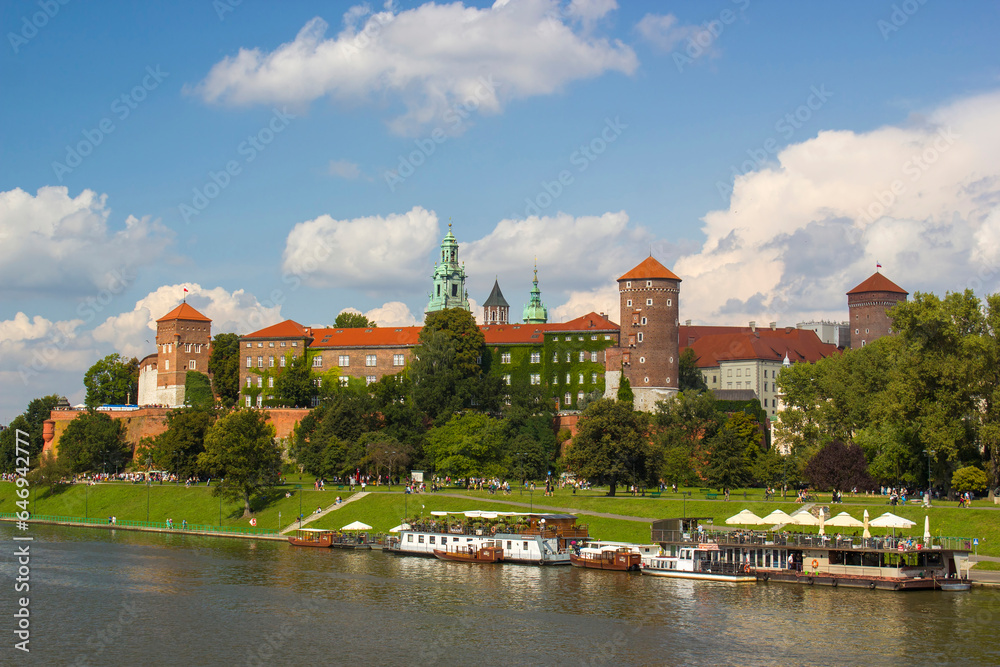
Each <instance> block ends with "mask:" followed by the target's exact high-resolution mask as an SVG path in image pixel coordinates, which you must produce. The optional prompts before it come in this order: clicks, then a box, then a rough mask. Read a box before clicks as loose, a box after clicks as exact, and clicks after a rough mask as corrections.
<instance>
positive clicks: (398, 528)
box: [389, 523, 410, 533]
mask: <svg viewBox="0 0 1000 667" xmlns="http://www.w3.org/2000/svg"><path fill="white" fill-rule="evenodd" d="M409 529H410V524H408V523H401V524H399V525H398V526H396V527H395V528H390V529H389V532H390V533H398V532H399V531H401V530H409Z"/></svg>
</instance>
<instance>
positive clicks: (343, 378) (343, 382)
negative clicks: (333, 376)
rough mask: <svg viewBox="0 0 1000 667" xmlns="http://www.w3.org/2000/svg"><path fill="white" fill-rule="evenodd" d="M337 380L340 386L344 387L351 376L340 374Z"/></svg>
mask: <svg viewBox="0 0 1000 667" xmlns="http://www.w3.org/2000/svg"><path fill="white" fill-rule="evenodd" d="M337 380H338V381H339V382H340V386H341V387H346V386H347V383H348V382H350V380H351V378H349V377H347V376H346V375H341V376H340V377H339V378H337Z"/></svg>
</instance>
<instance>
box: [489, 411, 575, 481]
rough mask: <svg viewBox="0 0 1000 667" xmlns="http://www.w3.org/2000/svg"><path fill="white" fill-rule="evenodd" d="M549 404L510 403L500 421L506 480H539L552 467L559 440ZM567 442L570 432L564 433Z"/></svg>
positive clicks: (553, 414) (553, 415)
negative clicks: (554, 429)
mask: <svg viewBox="0 0 1000 667" xmlns="http://www.w3.org/2000/svg"><path fill="white" fill-rule="evenodd" d="M554 417H555V413H554V410H553V404H552V402H551V401H538V402H535V401H519V400H514V399H512V400H511V405H510V407H508V408H507V410H506V412H505V413H504V419H503V446H502V450H503V454H502V456H503V464H504V466H505V468H506V471H507V475H508V477H512V478H515V477H516V478H517V479H521V480H524V479H526V478H527V479H539V478H542V477H545V476H546V474H547V472H548V469H549V466H550V465H552V463H553V459H554V457H555V454H556V450H557V448H558V446H559V440H558V438H557V436H556V434H555V432H554V431H553V430H552V420H553V418H554ZM565 436H566V439H569V431H566V433H565Z"/></svg>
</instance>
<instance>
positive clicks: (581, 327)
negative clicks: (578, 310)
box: [545, 312, 620, 331]
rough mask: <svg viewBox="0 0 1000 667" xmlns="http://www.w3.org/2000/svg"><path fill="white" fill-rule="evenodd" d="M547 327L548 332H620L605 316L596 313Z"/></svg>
mask: <svg viewBox="0 0 1000 667" xmlns="http://www.w3.org/2000/svg"><path fill="white" fill-rule="evenodd" d="M545 326H546V327H548V331H589V330H590V329H597V330H601V331H604V330H614V331H618V330H619V328H620V327H619V326H618V325H617V324H615V323H614V322H612V321H611V320H609V319H608V318H607V317H605V316H604V315H599V314H598V313H594V312H590V313H587V314H586V315H583V316H582V317H578V318H576V319H575V320H570V321H569V322H550V323H549V324H546V325H545Z"/></svg>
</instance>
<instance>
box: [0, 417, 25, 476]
mask: <svg viewBox="0 0 1000 667" xmlns="http://www.w3.org/2000/svg"><path fill="white" fill-rule="evenodd" d="M29 428H31V426H30V424H28V420H27V418H25V416H24V415H18V416H16V417H14V419H12V420H11V422H10V423H9V424H7V428H5V429H4V430H2V431H0V470H2V471H3V472H14V470H15V469H17V468H22V467H25V466H23V465H17V459H18V452H17V446H18V443H20V444H21V445H22V447H23V446H24V443H25V438H24V436H20V437H19V434H18V431H20V432H21V433H24V434H28V433H29V430H28V429H29ZM28 444H29V445H30V440H29V441H28ZM29 462H30V457H29ZM21 463H22V464H23V463H24V462H23V461H22V462H21Z"/></svg>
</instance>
